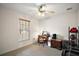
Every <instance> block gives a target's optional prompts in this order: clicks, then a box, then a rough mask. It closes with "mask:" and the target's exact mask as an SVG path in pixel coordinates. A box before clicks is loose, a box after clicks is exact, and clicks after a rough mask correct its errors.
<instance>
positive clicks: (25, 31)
mask: <svg viewBox="0 0 79 59" xmlns="http://www.w3.org/2000/svg"><path fill="white" fill-rule="evenodd" d="M19 24H20V40H19V41H24V40H29V39H30V21H28V20H25V19H19Z"/></svg>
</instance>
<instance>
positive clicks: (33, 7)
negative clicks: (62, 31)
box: [0, 3, 79, 18]
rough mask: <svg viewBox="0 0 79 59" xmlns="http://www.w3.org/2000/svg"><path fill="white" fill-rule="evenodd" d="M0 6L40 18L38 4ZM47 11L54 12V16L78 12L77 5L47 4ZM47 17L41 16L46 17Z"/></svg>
mask: <svg viewBox="0 0 79 59" xmlns="http://www.w3.org/2000/svg"><path fill="white" fill-rule="evenodd" d="M0 5H1V6H4V7H7V8H10V9H13V10H15V11H18V12H21V13H24V14H28V15H30V16H33V17H35V18H42V16H39V15H38V13H37V11H38V7H39V5H40V4H37V3H3V4H0ZM46 5H47V10H48V11H55V13H54V14H55V15H58V14H62V13H67V12H75V11H77V10H78V8H79V7H78V6H79V4H78V3H47V4H46ZM67 8H72V10H69V11H68V10H66V9H67ZM54 14H53V13H52V14H51V15H54ZM47 16H49V14H48V15H46V16H43V17H47Z"/></svg>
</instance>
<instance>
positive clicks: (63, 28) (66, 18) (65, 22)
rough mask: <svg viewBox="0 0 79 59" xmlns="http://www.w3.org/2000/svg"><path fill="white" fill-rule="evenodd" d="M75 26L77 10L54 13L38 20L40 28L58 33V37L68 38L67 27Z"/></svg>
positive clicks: (51, 32)
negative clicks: (49, 16) (59, 13)
mask: <svg viewBox="0 0 79 59" xmlns="http://www.w3.org/2000/svg"><path fill="white" fill-rule="evenodd" d="M69 26H77V12H73V13H65V14H61V15H55V16H52V17H51V18H48V19H44V20H42V21H40V30H41V32H42V31H43V30H47V31H48V32H50V34H51V35H52V34H54V33H56V34H58V38H59V39H68V27H69Z"/></svg>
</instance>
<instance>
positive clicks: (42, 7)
mask: <svg viewBox="0 0 79 59" xmlns="http://www.w3.org/2000/svg"><path fill="white" fill-rule="evenodd" d="M47 7H48V6H47V5H46V4H41V5H40V6H39V8H38V12H39V14H41V15H43V16H44V15H45V14H49V13H50V14H53V13H55V11H50V10H48V9H47Z"/></svg>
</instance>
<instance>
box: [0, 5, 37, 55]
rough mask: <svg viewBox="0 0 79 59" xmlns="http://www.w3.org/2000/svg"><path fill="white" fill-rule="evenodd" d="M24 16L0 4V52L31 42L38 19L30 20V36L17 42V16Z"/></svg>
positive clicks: (35, 31)
mask: <svg viewBox="0 0 79 59" xmlns="http://www.w3.org/2000/svg"><path fill="white" fill-rule="evenodd" d="M22 16H26V18H27V17H28V16H27V15H24V14H22V13H18V12H15V11H13V10H10V9H7V8H4V7H2V6H0V54H3V53H5V52H8V51H11V50H14V49H17V48H20V47H23V46H25V45H28V44H31V43H33V36H34V35H35V33H37V31H38V29H37V28H38V21H36V20H35V19H32V18H31V19H30V18H29V19H30V20H31V27H30V29H31V37H30V40H28V41H23V42H18V39H19V18H20V17H22Z"/></svg>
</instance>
